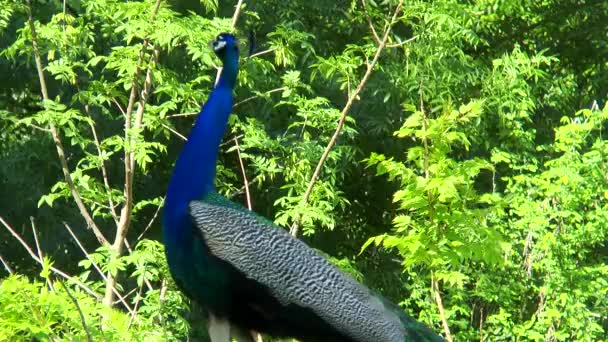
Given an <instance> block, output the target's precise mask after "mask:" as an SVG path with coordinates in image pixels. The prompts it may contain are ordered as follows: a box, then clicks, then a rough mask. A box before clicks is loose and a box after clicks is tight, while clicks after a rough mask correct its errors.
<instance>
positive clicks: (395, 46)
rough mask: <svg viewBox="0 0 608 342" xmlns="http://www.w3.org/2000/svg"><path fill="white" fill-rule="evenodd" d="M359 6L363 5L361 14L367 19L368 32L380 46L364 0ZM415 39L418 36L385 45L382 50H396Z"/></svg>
mask: <svg viewBox="0 0 608 342" xmlns="http://www.w3.org/2000/svg"><path fill="white" fill-rule="evenodd" d="M361 4H362V5H363V12H365V18H366V19H367V24H368V25H369V29H370V31H372V36H373V37H374V41H375V42H376V44H377V45H380V43H381V41H380V37H379V36H378V33H377V32H376V28H375V27H374V23H373V22H372V18H371V16H370V15H369V12H368V11H367V4H366V2H365V0H361ZM416 38H418V36H414V37H412V38H409V39H406V40H404V41H401V42H398V43H395V44H385V46H384V48H386V49H393V48H397V47H400V46H403V45H405V44H407V43H409V42H411V41H413V40H414V39H416Z"/></svg>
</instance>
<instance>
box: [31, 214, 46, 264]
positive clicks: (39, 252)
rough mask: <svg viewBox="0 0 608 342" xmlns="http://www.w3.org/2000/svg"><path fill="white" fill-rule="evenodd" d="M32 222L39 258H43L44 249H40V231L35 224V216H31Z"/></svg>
mask: <svg viewBox="0 0 608 342" xmlns="http://www.w3.org/2000/svg"><path fill="white" fill-rule="evenodd" d="M30 223H31V224H32V234H33V235H34V242H35V243H36V250H37V251H38V258H40V260H43V259H44V257H43V256H42V250H41V249H40V243H39V242H38V232H37V231H36V225H35V224H34V217H32V216H30Z"/></svg>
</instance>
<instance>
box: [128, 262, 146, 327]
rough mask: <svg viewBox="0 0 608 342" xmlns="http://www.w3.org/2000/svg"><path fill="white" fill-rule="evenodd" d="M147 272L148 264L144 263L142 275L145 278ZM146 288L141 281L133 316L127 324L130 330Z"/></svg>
mask: <svg viewBox="0 0 608 342" xmlns="http://www.w3.org/2000/svg"><path fill="white" fill-rule="evenodd" d="M145 274H146V265H144V271H143V273H142V277H144V279H146V278H145ZM143 289H144V282H143V281H142V282H141V285H139V290H138V291H137V299H136V300H135V305H134V306H133V314H131V318H130V319H129V324H128V325H127V330H129V329H130V328H131V324H133V321H134V320H135V315H137V308H138V307H139V302H141V292H142V290H143Z"/></svg>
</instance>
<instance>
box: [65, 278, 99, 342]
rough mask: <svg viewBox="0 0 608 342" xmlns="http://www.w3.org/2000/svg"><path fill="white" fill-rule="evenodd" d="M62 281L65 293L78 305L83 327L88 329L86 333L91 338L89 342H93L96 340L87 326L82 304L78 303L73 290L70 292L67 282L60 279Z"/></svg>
mask: <svg viewBox="0 0 608 342" xmlns="http://www.w3.org/2000/svg"><path fill="white" fill-rule="evenodd" d="M60 283H61V286H63V289H64V290H65V293H67V294H68V296H69V297H70V299H71V300H72V302H73V303H74V305H75V306H76V310H78V314H79V315H80V322H82V327H83V328H84V331H86V333H87V339H88V340H89V342H93V341H94V340H93V335H91V332H90V331H89V327H88V326H87V321H86V320H85V318H84V314H83V313H82V309H81V308H80V305H79V304H78V300H76V297H74V295H73V294H72V292H70V290H68V287H67V286H65V284H64V283H63V282H62V281H60Z"/></svg>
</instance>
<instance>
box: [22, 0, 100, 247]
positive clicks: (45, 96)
mask: <svg viewBox="0 0 608 342" xmlns="http://www.w3.org/2000/svg"><path fill="white" fill-rule="evenodd" d="M26 3H27V11H28V19H27V20H28V24H29V27H30V31H31V34H32V50H33V52H34V61H35V62H36V70H37V71H38V80H39V81H40V91H41V93H42V98H43V99H44V100H47V101H48V100H49V94H48V90H47V86H46V79H45V77H44V66H43V65H42V59H41V58H40V51H39V50H38V35H37V33H36V26H35V25H34V18H33V16H32V3H31V0H26ZM49 129H50V131H51V136H52V137H53V141H54V143H55V148H56V149H57V155H58V157H59V162H60V164H61V170H62V172H63V177H64V178H65V181H66V183H67V185H68V188H69V189H70V192H71V194H72V197H73V198H74V202H76V206H78V210H79V211H80V214H81V215H82V217H83V218H84V220H85V221H86V222H87V226H88V227H89V228H91V229H92V230H93V233H94V234H95V237H97V240H98V241H99V243H101V244H107V243H108V240H107V239H106V238H105V237H104V236H103V234H102V232H101V230H100V229H99V227H97V224H96V223H95V221H94V220H93V218H92V217H91V214H90V213H89V211H88V209H87V207H86V206H85V205H84V203H83V202H82V199H81V197H80V193H79V192H78V189H76V186H75V185H74V180H73V179H72V175H71V174H70V168H69V166H68V162H67V159H66V156H65V149H64V148H63V143H62V142H61V137H60V135H59V131H58V130H57V127H55V125H54V124H53V123H49Z"/></svg>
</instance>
